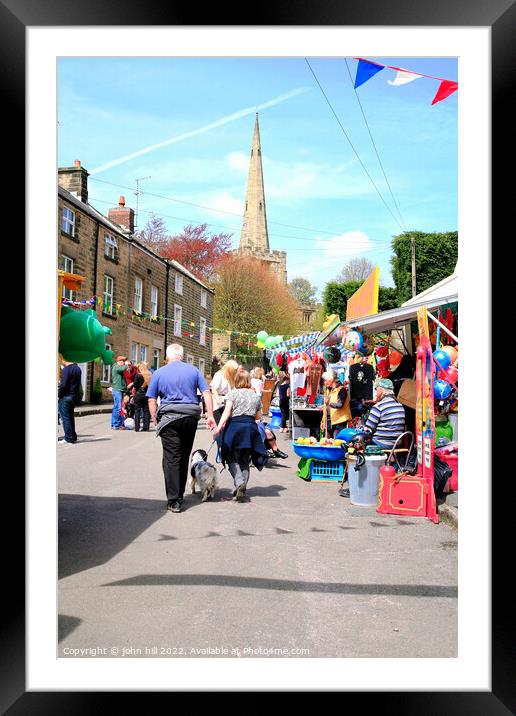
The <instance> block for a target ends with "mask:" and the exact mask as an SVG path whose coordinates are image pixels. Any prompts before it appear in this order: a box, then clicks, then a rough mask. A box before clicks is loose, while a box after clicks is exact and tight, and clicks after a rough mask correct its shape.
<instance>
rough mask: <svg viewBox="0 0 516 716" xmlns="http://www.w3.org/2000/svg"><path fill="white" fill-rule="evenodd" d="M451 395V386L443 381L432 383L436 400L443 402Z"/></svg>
mask: <svg viewBox="0 0 516 716" xmlns="http://www.w3.org/2000/svg"><path fill="white" fill-rule="evenodd" d="M450 393H451V385H449V384H448V383H447V382H446V381H444V380H436V381H435V382H434V396H435V397H436V398H437V399H438V400H444V399H445V398H447V397H448V396H449V395H450Z"/></svg>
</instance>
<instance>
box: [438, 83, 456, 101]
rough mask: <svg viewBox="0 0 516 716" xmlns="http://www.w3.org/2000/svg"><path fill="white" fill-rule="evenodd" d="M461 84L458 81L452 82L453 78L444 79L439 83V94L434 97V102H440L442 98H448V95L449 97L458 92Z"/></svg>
mask: <svg viewBox="0 0 516 716" xmlns="http://www.w3.org/2000/svg"><path fill="white" fill-rule="evenodd" d="M458 87H459V85H458V84H457V82H452V81H451V80H443V81H442V82H441V84H440V85H439V89H438V90H437V94H436V95H435V97H434V99H433V100H432V104H436V103H437V102H440V101H441V100H442V99H446V97H449V96H450V95H451V94H453V93H454V92H456V90H457V89H458Z"/></svg>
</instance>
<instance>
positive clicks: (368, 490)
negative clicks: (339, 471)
mask: <svg viewBox="0 0 516 716" xmlns="http://www.w3.org/2000/svg"><path fill="white" fill-rule="evenodd" d="M386 457H387V456H386V455H365V456H364V458H365V463H364V464H363V465H362V466H361V467H360V468H359V469H358V470H355V463H356V461H357V458H356V456H355V455H348V457H347V460H348V482H349V497H350V501H351V502H352V504H354V505H364V506H367V507H372V506H374V507H376V505H377V504H378V486H379V484H380V468H381V467H383V466H384V465H385V459H386Z"/></svg>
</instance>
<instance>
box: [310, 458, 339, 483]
mask: <svg viewBox="0 0 516 716" xmlns="http://www.w3.org/2000/svg"><path fill="white" fill-rule="evenodd" d="M343 475H344V462H342V461H338V462H337V461H331V462H330V461H322V460H312V462H311V463H310V480H314V481H317V480H318V481H320V482H327V481H333V480H336V481H340V480H342V476H343Z"/></svg>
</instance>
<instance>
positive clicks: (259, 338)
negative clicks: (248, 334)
mask: <svg viewBox="0 0 516 716" xmlns="http://www.w3.org/2000/svg"><path fill="white" fill-rule="evenodd" d="M268 336H269V334H268V333H267V331H260V332H259V333H257V334H256V340H257V341H258V343H263V344H265V341H266V340H267V338H268Z"/></svg>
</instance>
